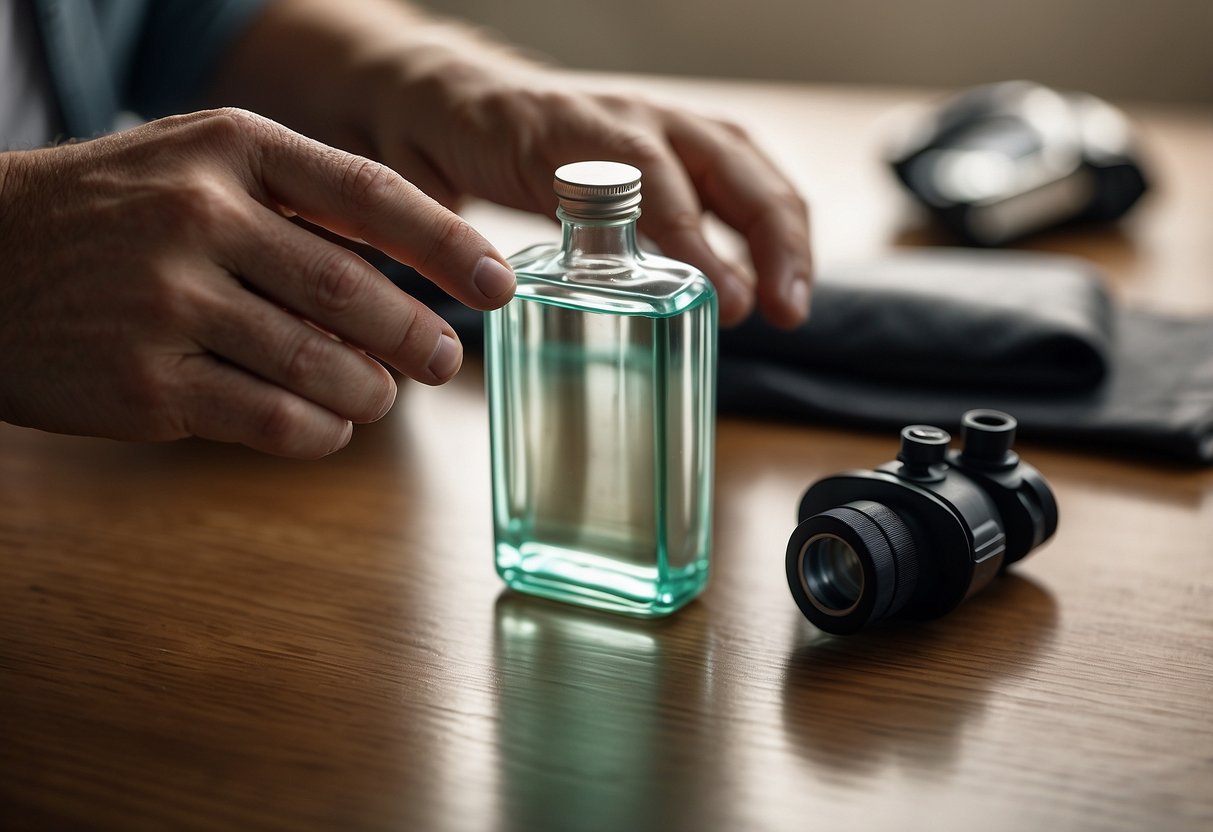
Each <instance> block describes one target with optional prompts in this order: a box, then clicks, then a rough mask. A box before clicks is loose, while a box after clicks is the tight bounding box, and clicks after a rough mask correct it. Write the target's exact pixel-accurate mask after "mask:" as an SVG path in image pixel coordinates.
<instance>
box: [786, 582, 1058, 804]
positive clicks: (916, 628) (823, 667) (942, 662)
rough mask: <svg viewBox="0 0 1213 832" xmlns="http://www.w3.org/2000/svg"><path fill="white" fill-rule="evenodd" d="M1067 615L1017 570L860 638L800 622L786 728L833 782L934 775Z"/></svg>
mask: <svg viewBox="0 0 1213 832" xmlns="http://www.w3.org/2000/svg"><path fill="white" fill-rule="evenodd" d="M1056 624H1057V607H1056V604H1055V602H1054V600H1053V598H1052V596H1050V595H1049V593H1048V592H1046V591H1045V590H1044V589H1043V588H1041V587H1040V586H1038V585H1037V584H1035V583H1033V582H1032V581H1029V580H1027V579H1026V578H1023V577H1020V576H1018V575H1013V574H1012V575H1006V576H1004V577H1003V578H1001V579H999V580H997V581H995V582H994V583H993V584H991V585H990V586H989V587H987V588H986V589H984V590H983V591H982V592H981V593H980V594H979V595H977V596H975V597H974V598H973V599H971V600H970V601H969V602H967V603H966V604H964V605H963V606H961V607H960V608H959V609H957V610H956V611H955V612H953V613H952V614H951V615H948V616H945V617H944V618H941V619H938V620H936V621H931V622H923V623H916V624H909V625H905V626H902V627H898V628H891V627H890V628H887V629H884V630H879V631H875V632H870V633H867V634H861V635H857V636H849V637H841V636H838V637H836V636H829V635H827V634H824V633H821V632H819V631H817V630H814V629H813V628H812V626H811V625H809V624H808V623H807V622H803V621H798V622H797V630H798V631H797V634H796V636H795V637H794V643H796V644H798V645H799V646H798V647H796V648H795V650H794V651H793V652H792V654H791V655H790V656H789V658H788V662H787V672H786V676H785V683H784V691H783V723H784V730H785V732H786V733H787V735H788V738H789V742H790V744H791V745H792V746H793V747H794V748H796V749H797V751H798V752H799V753H800V754H801V755H802V756H803V757H804V758H805V759H806V760H807V761H808V762H809V763H811V764H812V765H813V766H814V768H815V769H816V770H817V772H819V775H820V777H821V779H822V780H826V781H848V780H852V779H856V778H867V777H869V776H870V775H871V774H873V773H874V772H875V771H876V770H878V769H879V768H881V767H883V766H887V765H897V766H899V767H901V768H902V769H904V772H903V773H904V774H906V775H907V776H909V777H910V778H911V779H915V778H920V779H928V778H930V777H931V776H932V773H933V772H937V771H939V770H941V769H945V768H947V767H948V766H949V765H950V764H951V763H953V762H954V760H955V759H956V757H957V755H958V753H959V750H960V742H961V738H962V737H963V735H964V729H965V726H966V724H968V723H971V722H972V721H973V720H974V719H976V718H978V717H980V715H981V714H982V712H983V710H984V708H985V702H986V700H987V699H988V698H989V697H990V695H991V694H992V692H993V691H995V690H996V689H997V688H998V687H999V686H1001V685H1004V684H1008V683H1012V682H1014V680H1016V678H1017V677H1019V678H1020V679H1022V678H1023V677H1025V676H1027V675H1028V674H1029V673H1030V672H1031V667H1032V665H1033V664H1034V662H1035V659H1036V657H1037V656H1038V654H1039V653H1040V652H1041V650H1042V649H1043V648H1044V647H1045V645H1047V644H1048V642H1049V640H1050V638H1051V637H1052V634H1053V631H1054V629H1055V628H1056ZM802 625H803V628H802Z"/></svg>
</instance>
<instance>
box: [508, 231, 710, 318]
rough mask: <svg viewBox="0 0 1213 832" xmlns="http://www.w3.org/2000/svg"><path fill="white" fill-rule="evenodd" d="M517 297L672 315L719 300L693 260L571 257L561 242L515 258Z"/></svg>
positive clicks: (629, 312)
mask: <svg viewBox="0 0 1213 832" xmlns="http://www.w3.org/2000/svg"><path fill="white" fill-rule="evenodd" d="M509 262H510V266H511V267H512V268H513V269H514V273H515V274H516V275H517V277H518V288H517V290H516V291H515V293H514V296H515V297H516V298H521V299H524V300H534V301H538V302H540V303H549V304H553V305H557V306H564V307H568V308H576V309H586V310H591V311H598V312H608V313H615V314H624V315H649V316H654V317H666V316H670V315H677V314H681V313H682V312H685V311H686V310H688V309H691V308H694V307H698V306H703V305H705V304H707V305H713V306H714V305H715V302H716V290H715V289H714V288H713V287H712V284H711V282H710V281H709V280H708V279H707V278H706V277H705V276H704V274H703V273H702V272H700V271H699V270H698V269H696V268H695V267H694V266H691V265H689V264H687V263H682V262H679V261H678V260H673V259H670V258H668V257H662V256H661V255H656V254H649V253H647V252H646V253H642V254H640V255H639V256H636V257H629V258H626V259H623V258H613V257H612V258H606V257H604V258H591V257H579V258H576V259H571V258H567V257H566V256H565V253H564V252H563V251H562V250H561V248H560V246H553V245H538V246H532V247H530V248H528V249H524V250H523V251H520V252H519V253H518V254H516V255H514V256H513V257H511V258H510V261H509Z"/></svg>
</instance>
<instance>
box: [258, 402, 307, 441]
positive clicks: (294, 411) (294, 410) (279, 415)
mask: <svg viewBox="0 0 1213 832" xmlns="http://www.w3.org/2000/svg"><path fill="white" fill-rule="evenodd" d="M302 421H303V414H302V413H301V412H300V407H299V405H298V404H297V403H296V400H295V399H293V398H291V397H290V396H286V395H282V396H274V397H273V399H272V400H271V401H270V402H269V404H268V405H267V406H266V408H265V410H264V412H263V413H262V414H261V416H260V418H259V419H258V420H257V422H256V426H255V432H256V437H257V440H258V446H259V447H265V448H273V449H278V450H281V449H284V448H287V447H289V446H290V445H291V444H292V440H293V439H294V438H295V437H296V436H297V434H298V432H299V429H300V427H301V423H302Z"/></svg>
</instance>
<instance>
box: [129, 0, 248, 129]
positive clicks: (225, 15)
mask: <svg viewBox="0 0 1213 832" xmlns="http://www.w3.org/2000/svg"><path fill="white" fill-rule="evenodd" d="M265 3H266V0H145V2H144V3H143V5H144V12H145V13H144V17H143V27H142V30H141V32H140V35H139V39H138V41H137V43H136V45H135V49H134V51H133V54H132V55H131V60H130V63H129V66H128V67H127V72H126V78H125V84H124V85H123V88H122V95H121V98H122V104H123V105H124V106H125V107H126V108H128V109H130V110H134V111H135V112H137V113H139V114H140V115H142V116H145V117H147V118H158V117H160V116H164V115H169V114H171V113H179V112H188V111H190V110H196V109H198V108H200V107H202V106H204V104H205V101H204V99H205V96H206V93H207V90H208V88H209V85H210V82H211V80H212V78H213V77H214V74H215V71H216V69H217V68H218V66H219V63H220V61H221V60H222V58H223V56H224V53H225V52H226V51H227V49H228V48H229V47H230V46H231V44H232V41H233V40H234V39H235V38H236V36H237V35H239V33H240V32H241V31H243V30H244V28H245V27H246V26H247V25H248V24H249V22H250V21H251V19H252V18H253V17H254V16H255V14H256V13H257V12H258V11H259V10H260V9H261V8H262V7H263V6H264V5H265Z"/></svg>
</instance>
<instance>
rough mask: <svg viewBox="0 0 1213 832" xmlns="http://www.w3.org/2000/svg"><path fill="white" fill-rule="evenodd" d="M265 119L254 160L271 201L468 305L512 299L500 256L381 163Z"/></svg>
mask: <svg viewBox="0 0 1213 832" xmlns="http://www.w3.org/2000/svg"><path fill="white" fill-rule="evenodd" d="M266 123H267V125H269V127H268V128H267V129H265V130H263V131H261V136H260V140H259V141H258V142H257V143H256V154H257V155H256V159H255V161H257V162H258V172H259V174H260V181H261V185H262V187H263V188H264V190H265V192H266V194H267V195H268V196H269V197H270V199H272V200H273V201H274V202H275V203H277V205H279V206H281V207H284V208H287V209H288V210H290V211H293V212H294V213H296V214H298V215H299V216H301V217H303V218H304V219H306V220H308V221H310V222H313V223H315V224H317V225H320V226H323V227H324V228H327V229H328V230H330V231H332V232H334V233H336V234H340V235H341V236H343V237H346V238H347V239H351V240H359V241H363V242H366V243H368V244H370V245H372V246H374V247H375V248H377V249H379V250H380V251H382V252H384V253H385V254H387V255H389V256H390V257H392V258H394V259H396V260H399V261H400V262H401V263H405V264H406V265H409V266H412V267H413V268H415V269H416V270H417V271H419V272H420V273H421V274H423V275H425V277H427V278H428V279H430V280H432V281H433V282H434V283H436V284H438V285H439V286H441V287H442V288H443V289H444V290H445V291H446V292H447V293H448V294H450V295H451V296H452V297H454V298H456V299H457V300H459V301H462V302H463V303H465V304H467V305H468V306H471V307H473V308H475V309H495V308H497V307H499V306H502V305H504V304H505V303H506V302H508V301H509V300H510V298H511V297H513V294H514V285H515V282H514V273H513V272H512V271H511V270H510V268H509V266H508V265H507V264H506V262H505V258H504V257H502V256H501V254H500V253H499V252H498V251H497V250H496V249H495V248H494V247H493V246H492V244H490V243H489V242H488V241H487V240H486V239H484V237H482V236H481V235H480V234H479V233H477V232H476V230H475V229H473V228H472V227H471V226H470V225H468V223H467V222H466V221H464V220H463V219H462V218H461V217H459V216H458V215H456V214H454V213H452V212H450V211H448V210H447V209H446V208H443V207H442V206H441V205H439V204H438V203H437V202H436V201H434V200H433V199H431V198H430V197H428V196H427V195H426V194H424V193H422V192H421V191H420V190H418V189H417V188H416V187H414V186H413V185H412V184H411V183H409V182H408V181H406V180H405V179H404V178H403V177H402V176H400V175H399V174H398V173H396V172H395V171H393V170H392V169H391V168H389V167H387V166H386V165H383V164H380V163H379V162H375V161H373V160H371V159H367V158H364V157H362V156H355V155H354V154H352V153H346V152H345V151H342V150H338V149H336V148H333V147H329V146H327V145H324V144H321V143H320V142H317V141H313V140H312V139H309V138H306V137H305V136H301V135H299V134H297V133H293V132H291V131H290V130H287V129H286V128H285V127H282V126H281V125H278V124H275V123H273V122H266Z"/></svg>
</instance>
